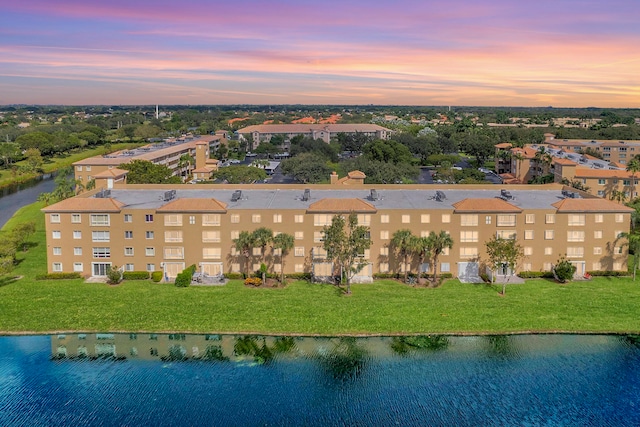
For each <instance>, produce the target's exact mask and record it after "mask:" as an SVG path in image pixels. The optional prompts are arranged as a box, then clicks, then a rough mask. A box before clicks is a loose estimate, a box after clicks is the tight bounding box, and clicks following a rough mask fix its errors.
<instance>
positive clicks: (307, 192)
mask: <svg viewBox="0 0 640 427" xmlns="http://www.w3.org/2000/svg"><path fill="white" fill-rule="evenodd" d="M310 198H311V189H309V188H305V189H304V193H303V194H302V201H303V202H308V201H309V199H310Z"/></svg>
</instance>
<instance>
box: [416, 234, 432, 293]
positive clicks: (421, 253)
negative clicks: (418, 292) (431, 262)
mask: <svg viewBox="0 0 640 427" xmlns="http://www.w3.org/2000/svg"><path fill="white" fill-rule="evenodd" d="M411 250H412V251H413V252H414V253H416V254H418V284H419V285H421V284H422V274H421V273H422V272H421V271H420V267H421V266H422V264H424V260H425V259H427V257H428V256H429V250H430V246H429V238H428V237H417V236H416V237H414V238H413V239H411Z"/></svg>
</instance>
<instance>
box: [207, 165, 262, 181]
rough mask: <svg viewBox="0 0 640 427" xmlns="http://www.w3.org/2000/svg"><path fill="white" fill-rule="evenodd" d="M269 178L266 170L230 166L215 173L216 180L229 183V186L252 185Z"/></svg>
mask: <svg viewBox="0 0 640 427" xmlns="http://www.w3.org/2000/svg"><path fill="white" fill-rule="evenodd" d="M266 177H267V173H266V172H265V171H264V169H260V168H254V167H249V166H228V167H226V168H221V169H220V170H218V172H216V173H215V178H216V179H220V180H222V181H227V182H228V183H229V184H250V183H252V182H256V181H262V180H264V179H265V178H266Z"/></svg>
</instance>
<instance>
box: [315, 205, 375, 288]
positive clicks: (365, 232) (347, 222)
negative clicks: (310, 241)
mask: <svg viewBox="0 0 640 427" xmlns="http://www.w3.org/2000/svg"><path fill="white" fill-rule="evenodd" d="M369 233H370V231H369V227H366V226H363V225H358V216H357V215H356V214H355V213H351V214H349V216H348V217H347V218H345V217H344V216H343V215H335V216H334V217H333V218H332V220H331V225H326V226H324V228H323V229H322V235H323V239H324V240H323V248H324V250H325V251H327V258H328V259H330V260H332V261H333V262H334V265H337V266H338V267H339V268H340V271H341V272H342V274H343V275H344V276H345V278H346V282H347V294H350V293H351V280H352V279H353V276H355V274H356V273H358V272H359V271H360V270H362V268H363V267H364V266H365V265H367V264H368V261H367V260H364V259H363V258H362V254H363V253H364V251H365V249H369V247H371V239H370V236H369Z"/></svg>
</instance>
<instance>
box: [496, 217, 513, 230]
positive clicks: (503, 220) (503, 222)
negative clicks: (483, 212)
mask: <svg viewBox="0 0 640 427" xmlns="http://www.w3.org/2000/svg"><path fill="white" fill-rule="evenodd" d="M496 225H497V226H498V227H515V225H516V216H515V215H504V214H503V215H498V219H497V220H496Z"/></svg>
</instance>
